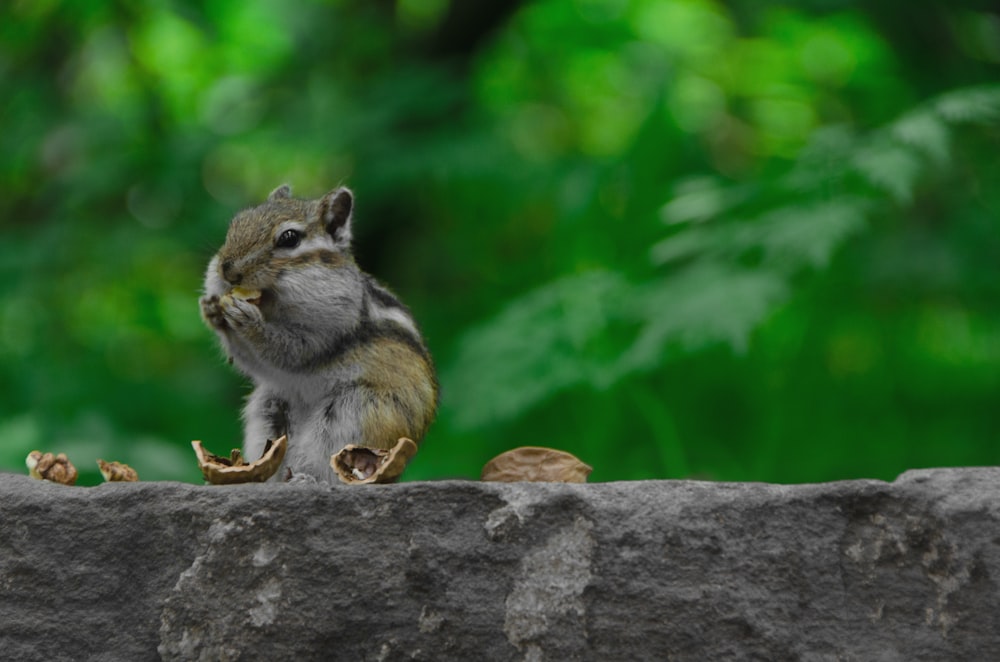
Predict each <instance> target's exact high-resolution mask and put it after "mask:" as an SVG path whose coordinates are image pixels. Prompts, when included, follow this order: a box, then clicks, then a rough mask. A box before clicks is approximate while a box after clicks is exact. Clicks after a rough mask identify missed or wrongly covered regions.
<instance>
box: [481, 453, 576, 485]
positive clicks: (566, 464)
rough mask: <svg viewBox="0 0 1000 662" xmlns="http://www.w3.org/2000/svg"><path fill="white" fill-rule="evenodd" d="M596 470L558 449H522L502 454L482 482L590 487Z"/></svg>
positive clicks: (484, 472) (495, 459)
mask: <svg viewBox="0 0 1000 662" xmlns="http://www.w3.org/2000/svg"><path fill="white" fill-rule="evenodd" d="M593 470H594V469H593V467H591V466H590V465H588V464H585V463H584V462H581V461H580V460H579V459H578V458H577V457H576V456H575V455H572V454H570V453H567V452H566V451H559V450H556V449H554V448H541V447H538V446H522V447H520V448H515V449H514V450H510V451H507V452H506V453H501V454H500V455H497V456H496V457H495V458H493V459H492V460H490V461H489V462H487V463H486V466H485V467H483V473H482V480H490V481H499V482H504V483H516V482H520V481H527V482H552V483H586V482H587V476H589V475H590V472H591V471H593Z"/></svg>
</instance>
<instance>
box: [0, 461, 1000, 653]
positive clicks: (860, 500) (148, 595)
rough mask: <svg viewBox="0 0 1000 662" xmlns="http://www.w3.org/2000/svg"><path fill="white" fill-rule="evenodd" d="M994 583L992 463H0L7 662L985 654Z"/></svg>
mask: <svg viewBox="0 0 1000 662" xmlns="http://www.w3.org/2000/svg"><path fill="white" fill-rule="evenodd" d="M998 577H1000V469H998V468H985V469H933V470H922V471H913V472H908V473H906V474H903V476H901V477H900V478H899V479H898V480H897V481H896V482H894V483H883V482H879V481H848V482H838V483H827V484H818V485H797V486H782V485H767V484H753V483H746V484H732V483H707V482H694V481H644V482H623V483H603V484H590V485H564V484H484V483H477V482H459V481H444V482H429V483H403V484H400V485H391V486H367V487H342V486H332V487H331V486H319V485H247V486H233V487H203V486H195V485H185V484H178V483H133V484H108V485H103V486H100V487H89V488H68V487H63V486H59V485H52V484H48V483H43V482H40V481H34V480H31V479H29V478H27V477H24V476H19V475H13V474H0V651H3V657H4V658H5V659H17V660H60V659H67V660H69V659H73V660H78V659H91V660H126V659H127V660H145V659H157V658H158V657H162V658H163V659H169V660H174V659H177V660H191V659H211V660H223V659H228V660H234V659H237V658H239V659H245V660H246V659H273V660H277V659H295V660H313V659H315V660H326V659H345V660H346V659H350V660H403V659H418V660H474V659H490V660H514V659H527V660H568V659H593V660H666V659H671V660H723V659H725V660H740V659H767V660H908V661H909V660H942V659H954V660H958V659H970V660H972V659H987V658H988V657H989V656H990V655H995V654H996V651H997V650H1000V587H998V584H997V578H998Z"/></svg>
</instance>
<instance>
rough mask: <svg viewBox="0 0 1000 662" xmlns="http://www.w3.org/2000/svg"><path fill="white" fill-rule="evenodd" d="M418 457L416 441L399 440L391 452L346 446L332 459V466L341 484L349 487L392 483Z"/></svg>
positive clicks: (401, 438) (404, 438)
mask: <svg viewBox="0 0 1000 662" xmlns="http://www.w3.org/2000/svg"><path fill="white" fill-rule="evenodd" d="M416 454H417V444H416V442H415V441H413V440H412V439H407V438H406V437H400V438H399V441H397V442H396V445H395V446H393V447H392V448H390V449H388V450H385V449H382V448H366V447H364V446H355V445H353V444H350V445H347V446H345V447H344V449H343V450H341V451H340V452H339V453H337V454H336V455H334V456H333V457H331V458H330V466H331V467H333V470H334V471H336V472H337V477H338V478H340V480H341V482H344V483H347V484H348V485H367V484H369V483H393V482H395V481H396V480H397V479H398V478H399V477H400V476H401V475H402V473H403V470H404V469H406V465H407V463H409V461H410V460H411V459H413V456H414V455H416Z"/></svg>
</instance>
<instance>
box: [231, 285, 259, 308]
mask: <svg viewBox="0 0 1000 662" xmlns="http://www.w3.org/2000/svg"><path fill="white" fill-rule="evenodd" d="M230 294H231V295H232V297H233V298H234V299H238V300H240V301H246V302H247V303H252V304H253V305H255V306H259V305H260V290H251V289H248V288H246V287H234V288H233V290H232V292H230Z"/></svg>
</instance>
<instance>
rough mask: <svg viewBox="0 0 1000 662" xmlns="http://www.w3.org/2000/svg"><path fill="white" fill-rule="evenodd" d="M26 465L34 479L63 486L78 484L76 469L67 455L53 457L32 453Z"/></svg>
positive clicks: (46, 454) (29, 454)
mask: <svg viewBox="0 0 1000 662" xmlns="http://www.w3.org/2000/svg"><path fill="white" fill-rule="evenodd" d="M24 463H25V464H26V465H27V466H28V473H29V474H30V475H31V477H32V478H38V479H39V480H47V481H50V482H52V483H60V484H62V485H75V484H76V467H74V466H73V464H72V463H71V462H70V461H69V460H68V459H67V458H66V454H65V453H59V454H58V455H53V454H52V453H43V452H42V451H31V452H30V453H28V457H26V458H25V460H24Z"/></svg>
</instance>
